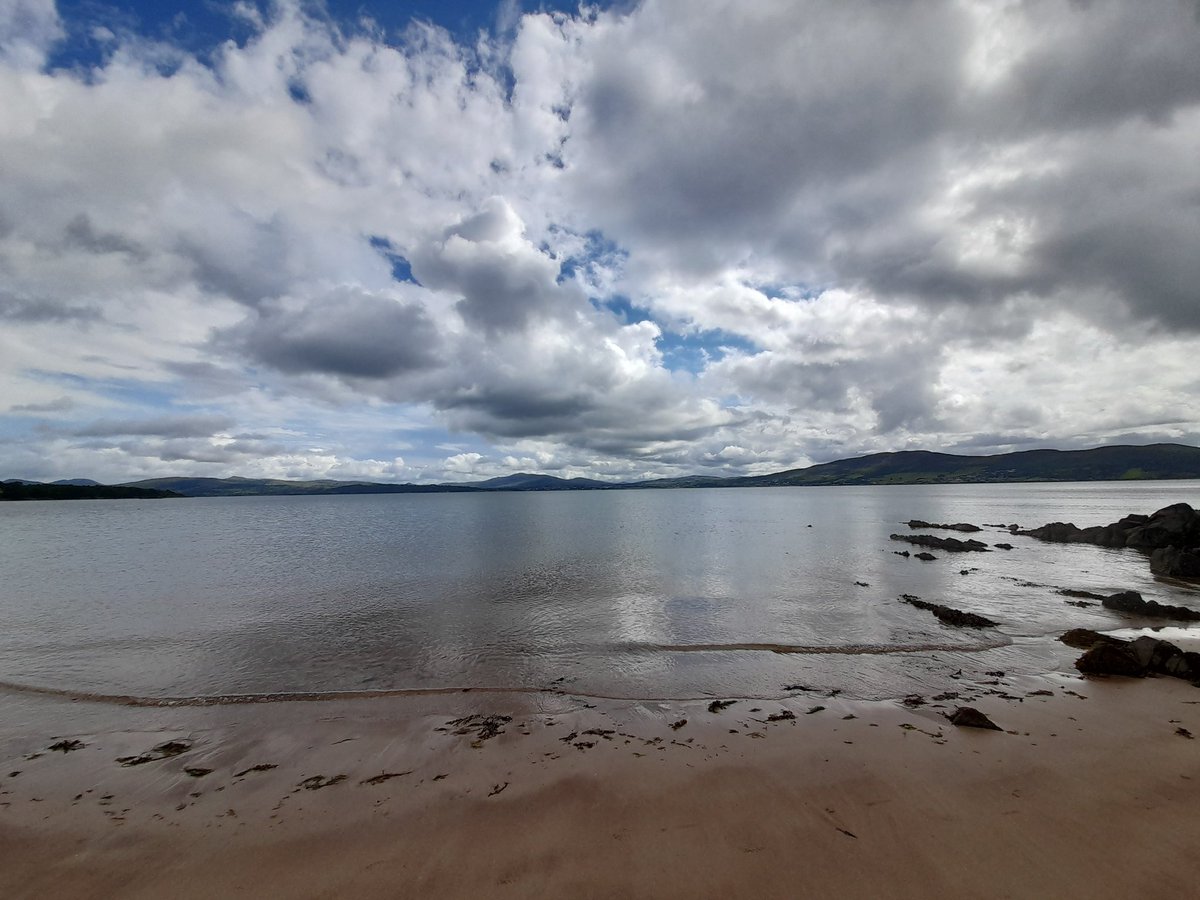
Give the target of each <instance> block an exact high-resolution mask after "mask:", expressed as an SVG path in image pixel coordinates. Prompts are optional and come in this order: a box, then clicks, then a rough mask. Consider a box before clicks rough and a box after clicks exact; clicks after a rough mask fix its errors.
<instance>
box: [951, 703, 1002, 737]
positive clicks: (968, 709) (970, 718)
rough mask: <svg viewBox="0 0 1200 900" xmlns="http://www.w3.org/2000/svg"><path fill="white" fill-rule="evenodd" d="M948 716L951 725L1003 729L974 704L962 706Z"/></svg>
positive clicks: (994, 729)
mask: <svg viewBox="0 0 1200 900" xmlns="http://www.w3.org/2000/svg"><path fill="white" fill-rule="evenodd" d="M947 718H949V719H950V724H951V725H956V726H958V727H959V728H986V729H989V730H991V731H1003V729H1002V728H1001V727H1000V726H999V725H997V724H996V723H995V722H993V721H992V720H991V719H989V718H988V717H987V716H985V715H984V714H983V713H981V712H980V711H979V710H977V709H976V708H975V707H973V706H960V707H958V709H956V710H954V712H953V713H951V714H950V715H949V716H948V717H947Z"/></svg>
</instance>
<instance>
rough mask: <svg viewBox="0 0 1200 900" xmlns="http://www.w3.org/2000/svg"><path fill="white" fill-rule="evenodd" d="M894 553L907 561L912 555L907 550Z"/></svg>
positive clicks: (894, 551)
mask: <svg viewBox="0 0 1200 900" xmlns="http://www.w3.org/2000/svg"><path fill="white" fill-rule="evenodd" d="M892 553H894V554H895V555H896V556H903V557H904V558H905V559H908V557H910V556H911V555H912V554H911V553H909V552H908V551H907V550H893V551H892Z"/></svg>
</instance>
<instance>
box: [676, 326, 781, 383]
mask: <svg viewBox="0 0 1200 900" xmlns="http://www.w3.org/2000/svg"><path fill="white" fill-rule="evenodd" d="M657 343H658V350H659V352H660V353H662V357H663V365H664V366H665V367H666V368H667V369H668V370H670V371H672V372H679V371H684V372H691V373H692V374H693V375H697V374H699V373H700V372H702V371H704V369H705V368H706V367H708V366H709V365H711V364H712V363H714V362H718V361H720V360H721V359H724V358H725V357H726V356H728V355H729V354H730V353H731V352H738V351H740V352H742V353H757V352H758V349H759V348H758V347H757V346H756V345H755V344H754V343H753V342H752V341H748V340H746V339H745V338H743V337H739V336H738V335H735V334H730V333H729V332H727V331H722V330H721V329H719V328H718V329H712V330H709V331H697V332H694V333H689V334H681V333H680V332H676V331H668V330H664V331H663V333H662V334H661V335H660V336H659V338H658V342H657Z"/></svg>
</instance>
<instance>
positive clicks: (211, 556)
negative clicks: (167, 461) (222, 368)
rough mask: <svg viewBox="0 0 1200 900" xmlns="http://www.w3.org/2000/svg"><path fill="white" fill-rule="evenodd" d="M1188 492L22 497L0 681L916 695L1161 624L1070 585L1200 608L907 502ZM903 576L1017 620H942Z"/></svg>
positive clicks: (967, 514) (3, 566) (970, 508)
mask: <svg viewBox="0 0 1200 900" xmlns="http://www.w3.org/2000/svg"><path fill="white" fill-rule="evenodd" d="M1179 501H1185V502H1189V503H1191V504H1192V505H1194V506H1200V482H1197V481H1188V482H1142V483H1086V484H1032V485H1029V484H1022V485H947V486H900V487H833V488H759V489H695V490H676V491H603V492H565V493H497V494H411V495H404V494H399V495H396V494H392V495H365V496H346V497H244V498H220V499H188V500H167V501H77V502H56V503H26V504H17V503H9V504H3V506H0V617H2V621H3V622H4V628H3V629H0V681H3V682H6V683H14V684H22V685H31V686H39V687H45V688H53V689H60V690H64V691H67V692H72V693H79V694H112V695H117V694H119V695H136V696H145V697H195V696H211V695H224V694H274V693H288V692H343V691H386V690H396V689H401V690H409V689H437V688H446V687H474V688H483V687H518V688H528V689H539V688H553V689H561V690H567V691H570V692H572V693H579V694H594V695H600V696H618V697H664V698H666V697H699V696H706V695H714V696H715V695H739V696H777V695H779V694H781V693H783V692H784V689H785V687H787V686H789V685H795V684H803V685H806V686H809V687H813V688H819V689H827V690H833V689H838V690H841V691H844V692H845V693H847V694H849V695H854V696H861V697H885V696H897V695H902V694H904V693H908V692H910V691H919V690H921V689H923V688H924V687H927V686H930V685H933V684H936V683H940V682H941V680H942V679H944V678H945V676H946V675H947V674H949V673H952V672H954V671H955V670H957V669H968V670H977V671H982V670H984V669H989V668H992V669H995V668H1003V669H1006V670H1008V671H1017V672H1041V671H1048V670H1053V669H1055V668H1059V667H1062V666H1064V665H1069V662H1068V661H1069V659H1070V658H1072V656H1071V653H1070V651H1067V650H1065V648H1063V647H1062V646H1061V645H1059V644H1057V643H1055V642H1054V641H1053V640H1051V637H1052V636H1053V635H1056V634H1058V633H1060V632H1061V631H1063V630H1065V629H1067V628H1071V627H1077V626H1084V627H1091V628H1097V629H1116V628H1121V627H1139V626H1144V625H1146V624H1149V623H1146V622H1144V621H1140V620H1132V619H1130V618H1129V617H1125V616H1119V615H1117V614H1114V613H1110V612H1108V611H1106V610H1104V609H1102V608H1100V607H1093V608H1088V609H1080V608H1077V607H1073V606H1070V605H1067V604H1066V603H1065V598H1064V597H1063V596H1062V595H1060V594H1057V593H1055V589H1056V588H1059V587H1068V588H1077V589H1086V590H1091V591H1096V592H1101V593H1103V592H1111V591H1116V590H1125V589H1134V590H1139V591H1141V592H1142V593H1143V595H1144V596H1146V597H1147V598H1148V599H1151V598H1152V599H1157V600H1159V601H1161V602H1164V603H1180V604H1185V605H1191V606H1193V607H1197V608H1200V591H1198V590H1197V589H1196V588H1194V587H1188V586H1184V585H1177V584H1175V585H1173V584H1169V583H1165V582H1161V581H1156V580H1155V579H1153V578H1152V576H1151V575H1150V572H1149V568H1148V566H1147V564H1146V561H1145V558H1144V557H1142V556H1140V555H1139V554H1137V553H1134V552H1132V551H1124V550H1105V549H1102V548H1096V547H1088V546H1082V545H1069V546H1062V545H1052V544H1042V543H1039V542H1036V541H1033V540H1031V539H1028V538H1022V537H1013V536H1010V535H1008V534H1007V532H1005V531H1001V530H999V529H996V528H987V529H985V531H984V532H983V533H982V534H979V535H974V537H976V538H978V539H981V540H983V541H985V542H987V543H989V544H991V543H994V542H996V541H1007V542H1009V543H1012V544H1013V545H1014V549H1013V550H1012V551H1011V552H1005V551H995V552H990V553H967V554H946V553H941V552H937V551H935V553H936V555H937V556H938V557H939V558H938V559H937V560H935V561H933V562H928V563H925V562H921V561H918V560H915V559H911V558H910V559H904V558H901V557H899V556H896V555H895V554H894V553H893V551H895V550H903V549H909V550H913V551H915V550H916V549H918V548H915V547H911V546H909V545H906V544H900V543H897V542H895V541H891V540H889V538H888V535H889V534H890V533H892V532H902V533H909V529H908V528H907V527H906V526H905V525H904V524H903V523H904V522H906V521H907V520H908V519H910V518H919V519H924V520H927V521H931V522H960V521H966V522H973V523H975V524H983V523H1002V524H1009V523H1019V524H1020V525H1021V526H1022V527H1032V526H1036V525H1040V524H1043V523H1045V522H1048V521H1055V520H1062V521H1074V522H1075V523H1076V524H1079V525H1081V526H1084V525H1092V524H1103V523H1107V522H1111V521H1114V520H1115V519H1117V518H1120V517H1121V516H1123V515H1125V514H1126V513H1129V512H1147V513H1148V512H1152V511H1154V510H1155V509H1158V508H1160V507H1162V506H1165V505H1168V504H1169V503H1174V502H1179ZM937 533H938V534H941V535H944V536H950V535H954V532H937ZM963 570H967V573H966V574H962V572H963ZM856 582H864V583H866V585H867V586H861V585H859V584H856ZM905 593H907V594H916V595H918V596H920V597H922V598H923V599H925V600H930V601H933V602H939V603H946V604H949V605H951V606H955V607H957V608H961V609H965V610H970V611H972V612H978V613H982V614H984V615H986V616H988V617H990V618H992V619H995V620H997V621H998V622H1000V623H1001V624H1000V626H999V627H998V628H995V629H981V630H976V629H957V628H951V627H947V626H943V625H941V624H940V623H938V622H937V620H936V619H934V618H933V617H932V616H931V615H930V614H929V613H928V612H924V611H921V610H918V609H915V608H914V607H912V606H909V605H907V604H905V603H902V602H900V601H899V600H898V599H897V598H898V597H899V595H900V594H905ZM763 645H771V646H763ZM778 651H786V652H778Z"/></svg>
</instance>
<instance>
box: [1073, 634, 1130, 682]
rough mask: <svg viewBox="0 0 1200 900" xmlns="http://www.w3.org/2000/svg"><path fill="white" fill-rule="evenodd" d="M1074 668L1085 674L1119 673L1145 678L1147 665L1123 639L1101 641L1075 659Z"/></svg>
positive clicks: (1127, 676) (1128, 676) (1125, 675)
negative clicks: (1111, 641)
mask: <svg viewBox="0 0 1200 900" xmlns="http://www.w3.org/2000/svg"><path fill="white" fill-rule="evenodd" d="M1075 668H1077V669H1078V670H1079V671H1080V672H1082V673H1083V674H1085V675H1121V676H1124V677H1126V678H1145V677H1146V672H1147V667H1146V666H1145V665H1144V664H1143V663H1142V661H1141V660H1140V659H1139V658H1138V655H1137V654H1136V653H1135V652H1134V651H1133V648H1132V647H1130V646H1129V644H1128V643H1126V642H1125V641H1121V642H1120V643H1108V642H1106V641H1102V642H1101V643H1098V644H1095V645H1094V646H1092V647H1091V648H1090V649H1089V650H1087V651H1085V652H1084V654H1083V656H1081V657H1079V659H1077V660H1075Z"/></svg>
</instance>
